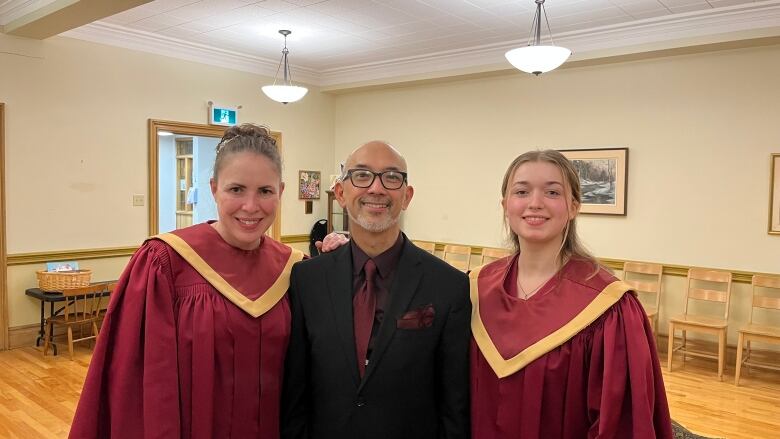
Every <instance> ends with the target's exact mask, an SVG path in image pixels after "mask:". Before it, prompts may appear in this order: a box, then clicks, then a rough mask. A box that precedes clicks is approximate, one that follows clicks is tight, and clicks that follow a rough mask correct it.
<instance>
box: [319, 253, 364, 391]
mask: <svg viewBox="0 0 780 439" xmlns="http://www.w3.org/2000/svg"><path fill="white" fill-rule="evenodd" d="M323 256H324V255H323ZM329 256H330V257H331V258H332V259H331V265H330V267H328V270H327V271H328V273H327V279H328V292H329V293H330V300H331V304H332V306H333V316H334V319H335V322H336V330H337V331H338V334H339V339H340V340H341V349H342V350H343V351H344V355H345V359H346V362H347V370H349V371H350V375H351V376H352V379H353V381H354V382H355V385H356V386H357V385H358V384H359V383H360V375H359V374H358V370H357V354H356V353H355V330H354V326H353V319H352V250H351V246H350V245H344V246H342V247H341V248H339V249H337V250H335V251H333V252H332V253H331V254H330V255H329Z"/></svg>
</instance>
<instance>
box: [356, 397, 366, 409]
mask: <svg viewBox="0 0 780 439" xmlns="http://www.w3.org/2000/svg"><path fill="white" fill-rule="evenodd" d="M355 405H356V406H358V407H363V406H364V405H366V400H365V399H362V398H361V399H358V400H357V402H355Z"/></svg>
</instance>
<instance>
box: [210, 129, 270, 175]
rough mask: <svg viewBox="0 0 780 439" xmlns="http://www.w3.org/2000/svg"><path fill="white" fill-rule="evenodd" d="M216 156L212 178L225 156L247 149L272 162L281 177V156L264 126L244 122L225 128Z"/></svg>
mask: <svg viewBox="0 0 780 439" xmlns="http://www.w3.org/2000/svg"><path fill="white" fill-rule="evenodd" d="M216 149H217V157H216V158H215V159H214V180H217V176H218V174H219V170H220V169H221V168H222V162H224V160H225V157H227V156H229V155H231V154H236V153H239V152H244V151H249V152H254V153H255V154H260V155H262V156H264V157H266V158H267V159H268V160H270V161H271V163H273V165H274V168H275V169H276V172H278V173H279V178H281V177H282V157H281V156H280V155H279V149H277V147H276V140H274V138H273V137H271V130H270V129H268V127H266V126H262V125H255V124H252V123H244V124H241V125H238V126H233V127H230V128H228V129H227V130H225V134H224V135H223V136H222V140H220V141H219V143H218V144H217V148H216Z"/></svg>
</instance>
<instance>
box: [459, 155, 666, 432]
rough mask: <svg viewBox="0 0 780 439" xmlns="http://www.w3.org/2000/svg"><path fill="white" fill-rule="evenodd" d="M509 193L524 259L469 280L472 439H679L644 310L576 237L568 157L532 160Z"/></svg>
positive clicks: (519, 162) (506, 200) (575, 184)
mask: <svg viewBox="0 0 780 439" xmlns="http://www.w3.org/2000/svg"><path fill="white" fill-rule="evenodd" d="M501 191H502V197H503V199H502V206H503V208H504V214H505V220H506V223H507V225H508V228H509V229H510V235H511V237H512V240H513V242H514V244H515V247H516V250H517V252H516V253H515V254H514V256H510V257H507V258H504V259H500V260H498V261H495V262H493V263H490V264H488V265H485V266H483V267H481V268H480V269H477V270H474V271H473V272H471V274H470V277H471V297H472V304H473V311H472V333H473V342H472V350H471V391H472V394H471V397H472V411H471V413H472V419H471V423H472V433H473V434H472V437H473V439H531V438H534V439H535V438H545V439H548V438H572V439H574V438H577V439H579V438H634V439H637V438H639V439H641V438H671V437H672V429H671V420H670V418H669V408H668V405H667V402H666V393H665V391H664V385H663V380H662V376H661V371H660V366H659V362H658V355H657V353H656V349H655V342H654V339H653V334H652V332H651V330H650V325H649V322H648V320H647V318H646V316H645V311H644V310H643V309H642V306H641V305H640V303H639V301H638V300H637V298H636V296H635V295H634V294H633V293H632V292H631V291H630V287H629V286H628V285H625V284H624V283H622V282H620V281H618V280H617V279H616V278H615V277H614V276H612V275H611V274H610V273H608V272H607V271H606V270H605V269H603V268H601V267H599V265H598V263H597V262H596V261H595V259H594V258H593V257H592V256H591V255H590V254H588V253H587V251H586V250H585V249H584V248H583V247H582V245H581V244H580V243H579V241H578V239H577V233H576V230H575V218H576V216H577V213H578V210H579V207H580V203H581V192H580V186H579V180H578V178H577V174H576V172H575V170H574V167H573V166H572V164H571V162H569V161H568V160H567V159H566V158H565V157H564V156H563V155H561V154H560V153H559V152H557V151H550V150H548V151H532V152H528V153H525V154H523V155H521V156H519V157H518V158H516V159H515V160H514V161H513V162H512V164H511V165H510V166H509V169H508V170H507V172H506V175H505V176H504V182H503V185H502V189H501Z"/></svg>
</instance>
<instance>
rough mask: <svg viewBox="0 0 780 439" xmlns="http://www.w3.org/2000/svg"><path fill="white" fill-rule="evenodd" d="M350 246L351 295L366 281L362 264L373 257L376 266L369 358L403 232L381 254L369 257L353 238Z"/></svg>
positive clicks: (383, 310)
mask: <svg viewBox="0 0 780 439" xmlns="http://www.w3.org/2000/svg"><path fill="white" fill-rule="evenodd" d="M350 245H351V246H352V296H353V297H354V296H355V294H357V292H358V290H360V287H362V286H363V284H364V283H365V282H366V272H365V270H363V266H364V265H366V261H368V260H369V259H373V260H374V263H375V264H376V268H377V274H378V275H379V276H377V279H376V308H375V310H374V325H373V327H372V328H371V338H369V340H368V350H367V351H366V359H367V360H368V359H370V358H371V351H372V350H373V348H374V338H375V337H376V334H377V333H378V332H379V327H380V326H381V325H382V321H383V320H384V317H385V308H386V307H387V302H388V297H389V295H390V287H391V286H392V284H393V275H395V269H396V267H397V266H398V260H399V259H400V257H401V249H403V245H404V235H403V233H398V239H396V241H395V244H393V246H392V247H390V248H389V249H387V250H385V251H384V252H383V253H382V254H379V255H377V256H374V257H373V258H370V257H369V256H368V255H367V254H366V252H364V251H363V250H362V249H361V248H360V247H358V245H357V244H355V240H351V241H350Z"/></svg>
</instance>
